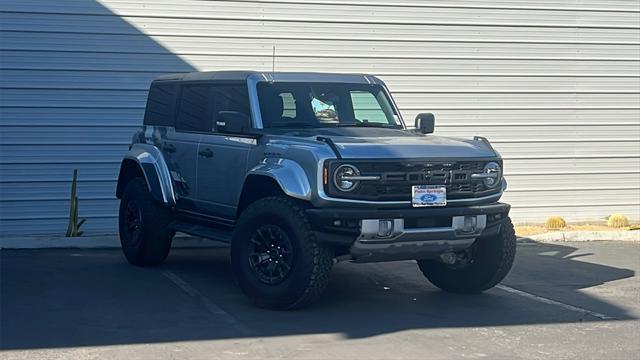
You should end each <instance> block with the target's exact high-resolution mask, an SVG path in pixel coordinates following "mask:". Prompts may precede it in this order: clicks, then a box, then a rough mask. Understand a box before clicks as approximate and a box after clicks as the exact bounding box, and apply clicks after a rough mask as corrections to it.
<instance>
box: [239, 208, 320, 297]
mask: <svg viewBox="0 0 640 360" xmlns="http://www.w3.org/2000/svg"><path fill="white" fill-rule="evenodd" d="M303 209H304V203H301V202H298V201H295V200H293V199H290V198H287V197H285V196H276V197H268V198H264V199H260V200H258V201H256V202H254V203H253V204H251V205H249V206H248V207H247V209H246V210H245V211H244V212H243V213H242V214H241V215H240V219H239V220H238V223H237V224H236V227H235V230H234V234H233V240H232V244H231V267H232V270H233V273H234V276H235V278H236V280H237V281H238V283H239V285H240V288H241V289H242V291H243V292H244V293H245V294H246V295H247V296H248V297H250V298H251V299H253V301H254V302H255V303H256V304H257V305H258V306H262V307H268V308H274V309H295V308H301V307H304V306H307V305H309V304H311V303H312V302H313V301H315V300H316V299H317V298H319V297H320V295H321V294H322V292H323V291H324V289H325V288H326V286H327V284H328V282H329V275H330V272H331V267H332V265H333V253H332V251H331V249H329V248H328V247H326V246H323V245H320V244H318V243H317V242H316V239H315V235H314V233H313V231H312V230H311V226H310V224H309V221H308V219H307V217H306V215H305V213H304V211H303Z"/></svg>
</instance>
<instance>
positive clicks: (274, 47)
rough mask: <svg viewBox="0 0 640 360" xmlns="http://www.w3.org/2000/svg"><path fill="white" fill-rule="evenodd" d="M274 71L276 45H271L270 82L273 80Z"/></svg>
mask: <svg viewBox="0 0 640 360" xmlns="http://www.w3.org/2000/svg"><path fill="white" fill-rule="evenodd" d="M275 72H276V46H275V45H273V53H272V54H271V82H273V78H274V76H275Z"/></svg>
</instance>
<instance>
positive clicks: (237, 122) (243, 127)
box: [215, 111, 251, 134]
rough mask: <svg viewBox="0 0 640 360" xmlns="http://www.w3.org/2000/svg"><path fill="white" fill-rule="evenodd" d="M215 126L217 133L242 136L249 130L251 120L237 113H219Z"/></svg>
mask: <svg viewBox="0 0 640 360" xmlns="http://www.w3.org/2000/svg"><path fill="white" fill-rule="evenodd" d="M215 125H216V129H218V131H219V132H223V133H231V134H243V133H247V132H248V131H249V129H251V119H250V118H249V117H248V116H247V115H246V114H244V113H241V112H239V111H219V112H218V119H217V120H216V124H215Z"/></svg>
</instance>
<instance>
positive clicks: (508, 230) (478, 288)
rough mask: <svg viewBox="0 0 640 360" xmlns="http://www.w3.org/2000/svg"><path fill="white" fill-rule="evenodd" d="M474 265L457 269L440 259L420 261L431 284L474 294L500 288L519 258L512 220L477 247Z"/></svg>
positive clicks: (507, 221)
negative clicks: (499, 284)
mask: <svg viewBox="0 0 640 360" xmlns="http://www.w3.org/2000/svg"><path fill="white" fill-rule="evenodd" d="M473 246H474V248H473V250H472V254H473V255H472V258H473V262H472V263H470V264H468V265H466V266H463V267H455V266H451V265H446V264H444V263H442V262H440V261H438V260H418V266H419V267H420V270H421V271H422V273H423V274H424V276H425V277H426V278H427V279H429V281H430V282H431V283H432V284H433V285H435V286H437V287H439V288H440V289H442V290H444V291H448V292H453V293H467V294H474V293H480V292H482V291H485V290H488V289H490V288H492V287H494V286H496V285H497V284H498V283H500V281H502V280H503V279H504V277H505V276H507V274H508V273H509V270H510V269H511V266H512V265H513V260H514V259H515V255H516V234H515V232H514V230H513V224H512V223H511V219H508V218H507V219H506V220H505V222H503V223H502V225H501V227H500V232H499V233H498V234H497V235H495V236H491V237H484V238H479V239H478V240H477V241H476V243H475V244H474V245H473Z"/></svg>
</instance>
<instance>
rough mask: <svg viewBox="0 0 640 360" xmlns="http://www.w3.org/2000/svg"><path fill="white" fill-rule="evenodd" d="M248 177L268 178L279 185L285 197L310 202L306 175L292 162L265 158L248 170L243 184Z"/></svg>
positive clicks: (309, 186)
mask: <svg viewBox="0 0 640 360" xmlns="http://www.w3.org/2000/svg"><path fill="white" fill-rule="evenodd" d="M250 175H262V176H267V177H270V178H272V179H274V180H275V181H276V182H277V183H278V185H280V188H281V189H282V191H283V192H284V193H285V194H286V195H288V196H291V197H293V198H296V199H301V200H307V201H308V200H311V185H310V183H309V179H308V178H307V174H306V173H305V171H304V169H303V168H302V166H300V164H298V163H297V162H295V161H293V160H289V159H282V158H266V159H264V160H262V162H261V163H260V164H258V165H257V166H255V167H254V168H253V169H251V170H249V172H248V173H247V176H246V177H245V182H246V180H247V177H249V176H250Z"/></svg>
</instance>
